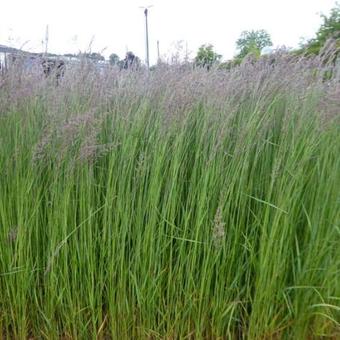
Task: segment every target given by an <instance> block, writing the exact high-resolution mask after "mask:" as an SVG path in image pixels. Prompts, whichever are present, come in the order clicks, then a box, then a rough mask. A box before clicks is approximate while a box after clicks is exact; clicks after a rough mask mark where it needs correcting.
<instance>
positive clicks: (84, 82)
mask: <svg viewBox="0 0 340 340" xmlns="http://www.w3.org/2000/svg"><path fill="white" fill-rule="evenodd" d="M79 67H81V69H80V68H79V69H69V70H67V72H66V73H65V78H64V79H63V80H62V81H61V83H60V85H59V86H58V87H55V86H54V84H52V83H53V81H51V83H50V80H49V79H47V80H46V79H41V78H40V74H39V73H37V72H27V71H26V72H24V71H23V72H21V73H20V74H19V73H17V72H12V73H11V72H9V73H8V74H7V75H5V76H4V78H3V79H2V83H1V86H2V89H1V94H0V105H1V108H0V109H1V112H0V172H1V176H0V251H1V254H0V255H1V256H0V337H2V338H12V339H13V338H16V339H24V338H36V339H57V338H64V339H91V338H93V339H95V338H99V339H100V338H102V339H108V338H112V339H203V338H204V339H212V338H214V339H308V338H318V337H325V338H327V337H328V338H332V337H333V338H336V337H337V336H339V334H340V333H339V332H340V328H339V326H340V323H339V320H340V303H339V302H340V280H339V277H340V276H339V266H340V252H339V240H340V229H339V228H340V227H339V211H340V210H339V185H340V171H339V170H340V167H339V166H340V158H339V147H340V133H339V113H340V112H339V104H340V96H339V80H340V73H339V65H338V64H337V65H326V66H325V65H324V64H323V63H322V61H320V60H319V59H318V57H315V58H314V59H302V58H300V59H297V58H295V59H292V58H291V57H289V56H287V55H285V54H282V55H277V56H276V59H275V61H274V62H273V61H271V60H260V61H258V62H256V63H252V62H245V63H243V64H242V65H241V66H240V67H237V68H235V69H232V70H230V71H221V70H211V71H210V72H206V71H204V70H199V69H196V70H190V69H186V68H183V67H176V66H173V67H162V68H158V69H156V70H155V71H153V72H152V73H148V74H145V73H143V72H142V71H140V72H128V71H127V72H124V71H123V72H118V71H116V70H114V69H112V70H107V72H105V73H99V72H98V71H97V70H96V69H95V68H92V67H91V65H87V66H86V65H85V66H84V65H81V66H79ZM325 68H328V69H331V71H332V75H333V76H332V79H330V80H328V81H327V82H325V81H324V79H323V77H322V75H323V73H324V71H325ZM1 334H2V335H1Z"/></svg>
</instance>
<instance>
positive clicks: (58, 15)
mask: <svg viewBox="0 0 340 340" xmlns="http://www.w3.org/2000/svg"><path fill="white" fill-rule="evenodd" d="M147 5H153V7H152V8H150V9H149V32H150V33H149V35H150V58H151V61H152V62H154V61H155V60H156V58H157V40H159V41H160V51H161V55H169V54H170V51H173V50H174V48H175V46H176V42H177V41H181V40H182V41H183V42H184V43H183V47H184V49H185V47H186V44H187V48H188V51H189V52H190V51H191V52H192V54H191V56H192V57H193V56H194V55H195V52H196V50H197V48H198V47H199V46H200V45H202V44H205V43H211V44H213V45H214V46H215V49H216V51H217V52H218V53H220V54H222V55H223V58H224V59H229V58H232V57H233V56H234V55H235V53H236V47H235V41H236V40H237V38H238V37H239V35H240V33H241V32H242V31H243V30H251V29H265V30H267V31H268V32H269V33H270V35H271V37H272V40H273V43H274V46H283V45H285V46H286V47H296V46H298V44H299V42H300V39H301V38H303V37H304V38H311V37H313V36H314V33H315V31H316V30H317V29H318V28H319V26H320V24H321V19H320V13H324V14H328V13H329V10H330V9H331V8H332V7H334V5H335V0H120V1H117V0H92V1H87V0H54V1H51V0H30V1H28V0H11V1H10V0H9V1H4V2H2V3H1V8H0V11H1V19H0V44H4V45H10V46H12V47H21V46H24V47H23V48H24V49H25V50H29V51H32V52H40V51H42V50H43V49H44V48H43V43H42V42H43V40H44V39H45V31H46V25H47V24H48V25H49V44H48V50H49V52H54V53H77V52H78V51H79V50H81V51H84V50H87V49H88V48H89V45H90V44H91V41H92V44H91V50H92V51H93V52H102V53H103V54H104V55H105V56H106V57H108V56H109V54H111V53H112V52H114V53H117V54H118V55H119V56H120V57H123V56H124V55H125V52H126V51H127V50H131V51H133V52H134V53H135V54H137V55H138V56H140V57H141V59H144V58H145V31H144V14H143V10H142V9H141V8H139V6H147Z"/></svg>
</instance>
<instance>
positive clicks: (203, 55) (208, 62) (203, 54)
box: [195, 45, 222, 69]
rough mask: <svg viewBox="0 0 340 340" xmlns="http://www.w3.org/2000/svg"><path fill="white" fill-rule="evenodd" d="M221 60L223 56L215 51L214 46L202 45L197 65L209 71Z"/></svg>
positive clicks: (196, 61)
mask: <svg viewBox="0 0 340 340" xmlns="http://www.w3.org/2000/svg"><path fill="white" fill-rule="evenodd" d="M221 58H222V56H221V55H220V54H218V53H216V52H215V51H214V46H213V45H202V46H201V47H200V48H199V49H198V51H197V55H196V57H195V64H196V65H197V66H201V67H206V68H207V69H209V68H210V67H211V66H212V65H213V64H215V63H218V62H219V61H220V60H221Z"/></svg>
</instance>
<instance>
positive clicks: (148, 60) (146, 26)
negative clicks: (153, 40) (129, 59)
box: [140, 6, 152, 69]
mask: <svg viewBox="0 0 340 340" xmlns="http://www.w3.org/2000/svg"><path fill="white" fill-rule="evenodd" d="M150 7H152V6H148V7H140V8H143V9H144V15H145V49H146V57H145V62H146V66H147V68H148V69H149V68H150V58H149V27H148V10H149V8H150Z"/></svg>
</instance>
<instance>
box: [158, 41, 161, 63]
mask: <svg viewBox="0 0 340 340" xmlns="http://www.w3.org/2000/svg"><path fill="white" fill-rule="evenodd" d="M160 61H161V55H160V53H159V40H157V62H160Z"/></svg>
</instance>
